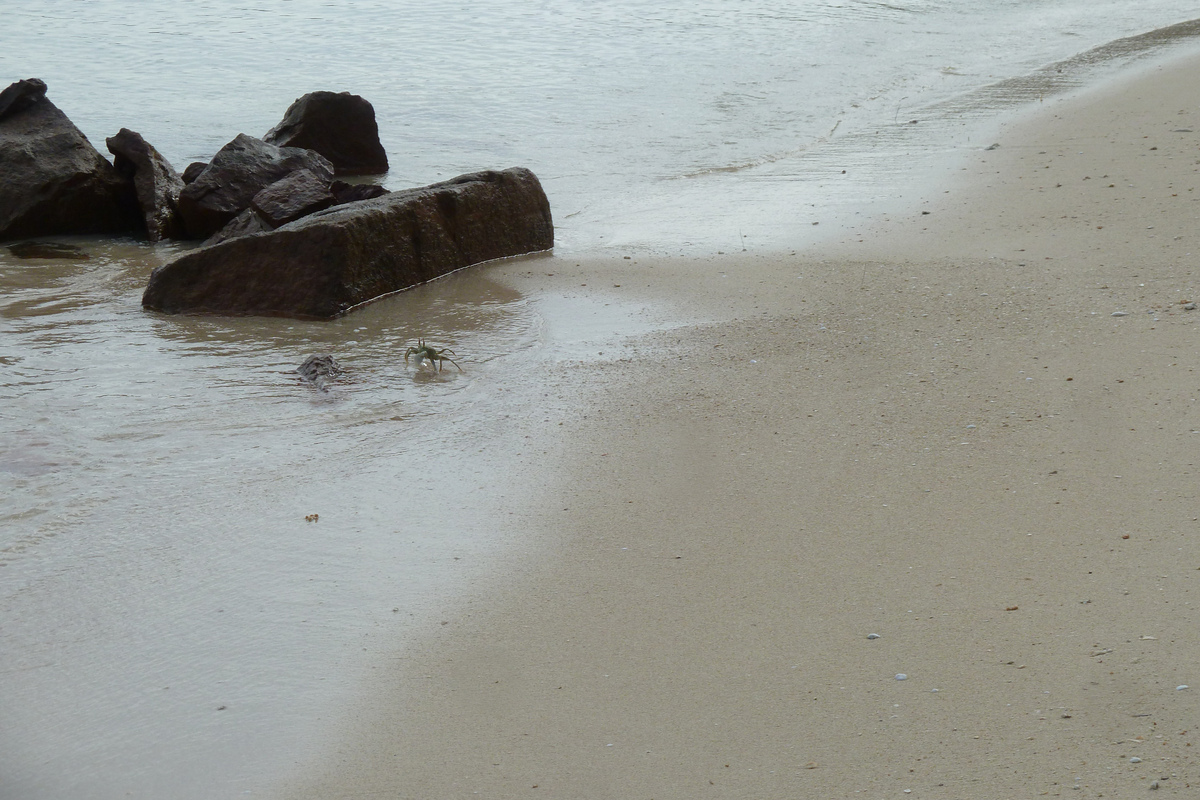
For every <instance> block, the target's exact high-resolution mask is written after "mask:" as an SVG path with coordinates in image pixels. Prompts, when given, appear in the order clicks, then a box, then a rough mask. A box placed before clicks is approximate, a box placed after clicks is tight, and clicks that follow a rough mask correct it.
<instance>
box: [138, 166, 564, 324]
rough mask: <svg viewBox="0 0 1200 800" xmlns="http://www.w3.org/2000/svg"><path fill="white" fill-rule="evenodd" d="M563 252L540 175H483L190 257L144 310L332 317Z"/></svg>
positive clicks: (160, 275)
mask: <svg viewBox="0 0 1200 800" xmlns="http://www.w3.org/2000/svg"><path fill="white" fill-rule="evenodd" d="M553 246H554V226H553V223H552V221H551V217H550V203H549V201H548V200H547V199H546V195H545V192H543V191H542V186H541V184H540V183H539V182H538V179H537V178H536V177H535V176H534V174H533V173H532V172H530V171H529V170H526V169H519V168H516V169H508V170H504V171H502V172H494V171H489V172H478V173H473V174H470V175H463V176H460V177H458V178H454V179H453V180H450V181H446V182H445V183H437V184H434V185H432V186H426V187H424V188H420V189H410V190H407V191H400V192H392V193H391V194H388V195H385V196H383V197H379V198H375V199H373V200H361V201H359V202H356V203H349V204H347V205H341V206H335V207H333V208H329V209H326V210H324V211H318V212H317V213H315V214H311V215H309V216H307V217H304V218H302V219H299V220H297V221H295V222H292V223H289V224H287V225H284V226H282V227H280V228H278V229H276V230H274V231H271V232H269V233H259V234H252V235H249V236H241V237H238V238H235V239H229V240H226V241H223V242H221V243H219V244H214V245H212V246H208V247H202V248H199V249H197V250H193V251H190V252H188V253H185V254H183V255H181V256H180V257H178V258H176V259H175V260H174V261H172V262H170V263H168V264H165V265H163V266H162V267H159V268H158V269H156V270H155V271H154V274H153V275H151V276H150V283H149V285H148V286H147V287H146V291H145V294H144V295H143V297H142V305H143V306H144V307H146V308H147V309H151V310H155V311H164V312H167V313H184V312H187V313H211V314H260V315H270V316H287V317H297V318H302V319H304V318H307V319H313V318H315V319H329V318H332V317H336V316H338V315H340V314H344V313H346V312H347V311H349V310H351V309H352V308H354V307H355V306H357V305H360V304H362V303H366V302H367V301H369V300H373V299H375V298H378V297H381V296H383V295H386V294H391V293H393V292H397V291H400V290H402V289H407V288H409V287H411V286H416V285H418V284H421V283H424V282H426V281H430V280H433V279H434V278H437V277H439V276H441V275H445V274H446V273H448V272H453V271H454V270H457V269H460V268H462V267H465V266H469V265H471V264H477V263H479V262H481V261H488V260H490V259H493V258H501V257H504V256H513V255H519V254H522V253H529V252H534V251H538V250H546V249H548V248H550V247H553Z"/></svg>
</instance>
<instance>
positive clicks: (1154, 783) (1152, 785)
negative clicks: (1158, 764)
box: [1150, 781, 1158, 789]
mask: <svg viewBox="0 0 1200 800" xmlns="http://www.w3.org/2000/svg"><path fill="white" fill-rule="evenodd" d="M1150 788H1151V789H1157V788H1158V781H1154V782H1153V783H1151V784H1150Z"/></svg>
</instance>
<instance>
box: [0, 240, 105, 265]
mask: <svg viewBox="0 0 1200 800" xmlns="http://www.w3.org/2000/svg"><path fill="white" fill-rule="evenodd" d="M8 252H10V253H12V254H13V255H14V256H16V257H17V258H46V259H58V260H60V261H87V260H88V259H90V258H91V256H89V255H88V254H87V253H86V252H85V251H84V250H83V249H82V248H80V247H76V246H75V245H73V244H63V243H62V242H19V243H17V244H10V245H9V246H8Z"/></svg>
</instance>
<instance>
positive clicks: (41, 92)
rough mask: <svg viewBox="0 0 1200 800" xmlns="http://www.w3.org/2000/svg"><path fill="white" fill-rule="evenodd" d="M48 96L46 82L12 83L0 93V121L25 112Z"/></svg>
mask: <svg viewBox="0 0 1200 800" xmlns="http://www.w3.org/2000/svg"><path fill="white" fill-rule="evenodd" d="M45 96H46V82H45V81H43V80H41V79H40V78H29V79H27V80H23V81H17V82H16V83H10V84H9V85H8V86H6V87H5V89H4V91H2V92H0V119H4V118H5V117H7V116H8V115H9V114H16V113H17V112H18V111H24V110H25V109H27V108H29V107H30V106H32V105H33V104H34V103H36V102H38V101H39V100H41V99H42V98H44V97H45Z"/></svg>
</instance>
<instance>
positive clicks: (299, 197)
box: [250, 169, 334, 228]
mask: <svg viewBox="0 0 1200 800" xmlns="http://www.w3.org/2000/svg"><path fill="white" fill-rule="evenodd" d="M333 203H334V197H333V195H332V194H331V193H330V191H329V181H327V180H322V179H321V178H319V177H317V176H316V175H314V174H313V173H312V170H307V169H298V170H296V171H295V172H293V173H292V174H290V175H288V176H287V177H286V178H282V179H281V180H277V181H275V182H274V183H272V184H271V185H270V186H268V187H267V188H265V189H263V190H262V191H261V192H259V193H258V194H256V195H254V199H253V200H251V201H250V207H251V208H253V209H254V210H255V211H257V212H258V215H259V216H260V217H261V218H262V219H263V220H264V221H265V222H266V223H267V224H268V225H270V226H271V227H272V228H278V227H279V226H280V225H286V224H287V223H289V222H295V221H296V220H298V219H300V218H301V217H306V216H308V215H309V214H312V213H313V212H316V211H320V210H321V209H324V208H329V207H330V206H331V205H333Z"/></svg>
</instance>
